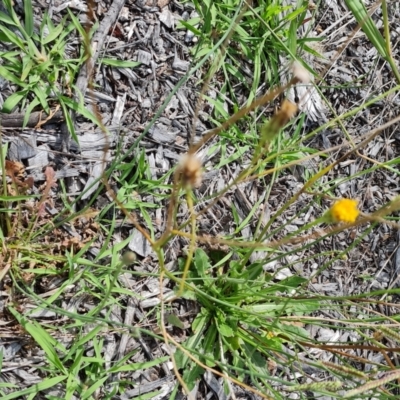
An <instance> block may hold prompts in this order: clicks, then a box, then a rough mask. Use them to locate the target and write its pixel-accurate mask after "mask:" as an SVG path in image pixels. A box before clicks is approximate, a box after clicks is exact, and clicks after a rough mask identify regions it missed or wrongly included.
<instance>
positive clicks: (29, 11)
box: [24, 0, 33, 37]
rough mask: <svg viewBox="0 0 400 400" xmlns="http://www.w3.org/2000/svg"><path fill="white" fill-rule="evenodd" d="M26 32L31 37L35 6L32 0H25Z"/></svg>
mask: <svg viewBox="0 0 400 400" xmlns="http://www.w3.org/2000/svg"><path fill="white" fill-rule="evenodd" d="M24 14H25V32H26V33H27V35H28V36H29V37H31V36H32V34H33V7H32V1H31V0H24Z"/></svg>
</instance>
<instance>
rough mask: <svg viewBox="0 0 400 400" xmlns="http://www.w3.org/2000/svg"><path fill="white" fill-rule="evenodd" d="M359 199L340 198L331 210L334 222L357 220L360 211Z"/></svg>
mask: <svg viewBox="0 0 400 400" xmlns="http://www.w3.org/2000/svg"><path fill="white" fill-rule="evenodd" d="M357 204H358V201H357V200H352V199H341V200H338V201H337V202H336V203H335V204H334V205H333V206H332V207H331V209H330V210H329V214H330V217H331V219H332V222H347V223H353V222H355V221H356V219H357V217H358V215H359V214H360V212H359V211H358V209H357Z"/></svg>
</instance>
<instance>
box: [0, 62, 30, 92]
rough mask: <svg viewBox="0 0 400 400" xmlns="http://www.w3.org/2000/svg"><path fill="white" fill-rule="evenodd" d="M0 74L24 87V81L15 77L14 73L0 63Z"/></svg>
mask: <svg viewBox="0 0 400 400" xmlns="http://www.w3.org/2000/svg"><path fill="white" fill-rule="evenodd" d="M0 76H1V77H2V78H4V79H7V80H8V81H10V82H12V83H15V84H16V85H18V86H20V87H26V86H27V85H26V83H24V82H22V81H21V80H20V79H19V78H17V77H16V76H15V75H14V74H12V73H11V72H10V71H9V70H8V69H7V68H5V67H3V66H2V65H0Z"/></svg>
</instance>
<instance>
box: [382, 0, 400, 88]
mask: <svg viewBox="0 0 400 400" xmlns="http://www.w3.org/2000/svg"><path fill="white" fill-rule="evenodd" d="M382 16H383V28H384V33H385V42H386V43H385V44H386V53H387V61H388V63H389V64H390V67H391V68H392V71H393V73H394V75H395V77H396V80H397V83H400V73H399V70H398V69H397V65H396V62H395V61H394V59H393V57H392V49H391V45H390V29H389V17H388V11H387V4H386V0H382Z"/></svg>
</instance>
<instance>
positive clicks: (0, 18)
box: [0, 11, 17, 26]
mask: <svg viewBox="0 0 400 400" xmlns="http://www.w3.org/2000/svg"><path fill="white" fill-rule="evenodd" d="M0 21H3V22H5V23H6V24H9V25H13V26H17V24H16V23H15V22H14V20H13V19H12V18H10V16H9V15H7V14H5V13H3V12H2V11H0Z"/></svg>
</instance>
